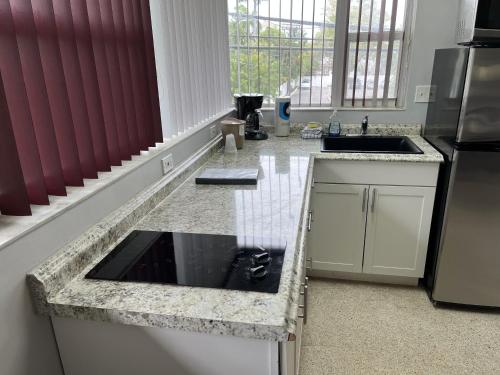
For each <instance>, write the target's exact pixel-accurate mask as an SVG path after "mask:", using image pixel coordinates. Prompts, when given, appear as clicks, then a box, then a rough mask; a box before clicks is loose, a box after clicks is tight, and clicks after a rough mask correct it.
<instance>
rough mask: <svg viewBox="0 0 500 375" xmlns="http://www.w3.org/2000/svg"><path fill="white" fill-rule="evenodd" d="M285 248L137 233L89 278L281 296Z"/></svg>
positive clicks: (274, 241) (275, 243) (278, 243)
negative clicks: (279, 289) (278, 293)
mask: <svg viewBox="0 0 500 375" xmlns="http://www.w3.org/2000/svg"><path fill="white" fill-rule="evenodd" d="M285 249H286V242H285V240H283V239H280V238H254V237H244V236H227V235H214V234H195V233H176V232H154V231H137V230H136V231H133V232H131V233H130V234H129V235H128V236H127V237H126V238H125V239H124V240H123V241H122V242H120V243H119V244H118V245H117V246H116V248H115V249H113V250H112V251H111V253H109V254H108V255H107V256H106V257H105V258H104V259H102V260H101V261H100V262H99V263H98V264H97V265H96V266H95V267H94V268H93V269H92V270H91V271H90V272H89V273H88V274H87V275H86V278H87V279H99V280H112V281H123V282H127V281H129V282H147V283H156V284H177V285H185V286H196V287H207V288H218V289H233V290H245V291H254V292H265V293H277V292H278V288H279V284H280V278H281V269H282V266H283V258H284V255H285Z"/></svg>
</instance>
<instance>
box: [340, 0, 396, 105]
mask: <svg viewBox="0 0 500 375" xmlns="http://www.w3.org/2000/svg"><path fill="white" fill-rule="evenodd" d="M405 11H406V0H385V1H384V0H353V1H351V8H350V13H349V35H348V40H349V42H348V51H347V54H346V56H347V62H346V64H347V65H346V68H347V69H346V76H345V82H346V84H345V92H344V105H353V106H368V107H374V106H381V105H383V104H384V103H385V104H387V105H389V103H392V104H394V103H395V100H394V99H396V96H397V92H398V81H399V66H400V64H401V54H402V48H403V37H404V23H405ZM393 13H394V14H393ZM386 85H387V86H388V88H387V89H386Z"/></svg>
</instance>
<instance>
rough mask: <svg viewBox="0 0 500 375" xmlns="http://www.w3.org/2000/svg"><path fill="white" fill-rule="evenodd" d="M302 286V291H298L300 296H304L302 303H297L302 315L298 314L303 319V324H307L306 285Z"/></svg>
mask: <svg viewBox="0 0 500 375" xmlns="http://www.w3.org/2000/svg"><path fill="white" fill-rule="evenodd" d="M303 286H304V291H303V292H300V295H301V296H304V304H303V305H299V309H302V315H300V314H299V318H302V319H304V324H307V290H308V288H309V287H308V285H307V284H303Z"/></svg>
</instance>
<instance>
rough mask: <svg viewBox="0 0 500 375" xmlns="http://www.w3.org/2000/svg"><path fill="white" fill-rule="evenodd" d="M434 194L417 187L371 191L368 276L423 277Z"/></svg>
mask: <svg viewBox="0 0 500 375" xmlns="http://www.w3.org/2000/svg"><path fill="white" fill-rule="evenodd" d="M434 191H435V189H434V188H432V187H417V186H371V187H370V198H369V210H368V217H367V227H366V241H365V252H364V262H363V272H364V273H370V274H383V275H394V276H410V277H421V276H422V275H423V271H424V267H425V258H426V254H427V243H428V239H429V230H430V224H431V217H432V208H433V203H434Z"/></svg>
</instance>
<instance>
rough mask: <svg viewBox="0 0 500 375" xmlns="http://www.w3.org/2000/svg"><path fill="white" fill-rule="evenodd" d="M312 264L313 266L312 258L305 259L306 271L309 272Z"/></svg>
mask: <svg viewBox="0 0 500 375" xmlns="http://www.w3.org/2000/svg"><path fill="white" fill-rule="evenodd" d="M307 263H309V265H307ZM312 264H313V258H306V270H310V269H311V268H312ZM306 279H307V277H306Z"/></svg>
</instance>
